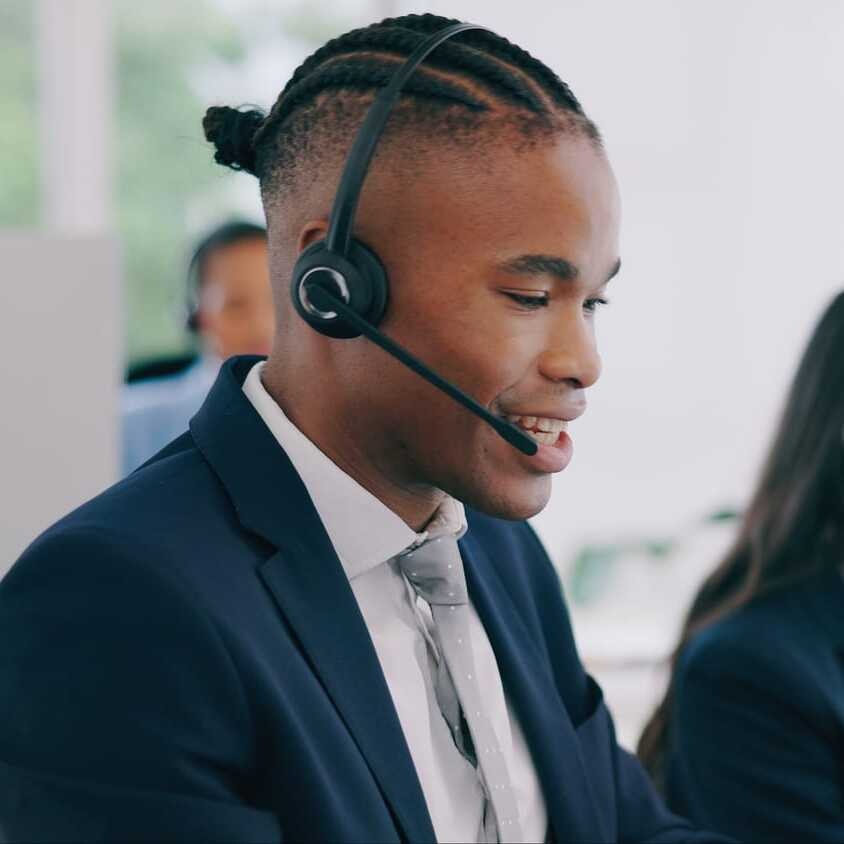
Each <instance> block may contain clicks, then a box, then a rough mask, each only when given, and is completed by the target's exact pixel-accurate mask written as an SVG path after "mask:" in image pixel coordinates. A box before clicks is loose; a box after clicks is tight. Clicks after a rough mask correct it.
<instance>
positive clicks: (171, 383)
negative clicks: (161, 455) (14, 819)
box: [122, 220, 273, 474]
mask: <svg viewBox="0 0 844 844" xmlns="http://www.w3.org/2000/svg"><path fill="white" fill-rule="evenodd" d="M187 298H188V319H187V328H188V330H189V331H190V332H192V333H193V334H195V335H196V336H197V339H198V340H199V345H200V357H199V359H198V360H197V361H196V362H194V363H193V364H191V365H190V366H189V367H188V368H187V369H186V370H185V371H183V372H180V373H178V374H176V375H168V376H166V377H157V378H150V379H146V380H144V381H140V382H138V383H135V384H129V385H128V386H127V387H126V388H125V390H124V393H123V396H122V441H123V451H122V465H123V474H128V473H129V472H131V471H134V470H135V469H137V467H138V466H140V465H141V463H143V462H144V461H145V460H148V459H149V458H150V457H152V455H153V454H155V452H157V451H159V450H160V449H162V448H163V447H164V446H165V445H167V443H169V442H170V440H172V439H173V438H174V437H177V436H178V435H179V434H181V433H182V431H184V430H185V429H186V428H187V426H188V422H189V421H190V418H191V417H192V416H193V415H194V413H196V411H197V410H199V408H200V405H201V404H202V402H203V400H204V399H205V396H206V395H207V394H208V390H209V389H210V387H211V385H212V384H213V383H214V379H215V378H216V377H217V372H218V371H219V368H220V361H223V360H226V359H227V358H229V357H232V356H233V355H243V354H260V355H265V354H267V353H268V352H269V349H270V345H271V343H272V335H273V304H272V297H271V293H270V281H269V269H268V266H267V232H266V229H265V228H264V227H263V226H258V225H255V224H254V223H248V222H245V221H239V220H232V221H230V222H227V223H224V224H222V225H220V226H218V227H216V228H215V229H214V230H213V231H211V232H209V233H208V234H207V235H206V236H205V237H204V238H203V239H202V240H201V241H200V242H199V244H198V245H197V247H196V249H195V250H194V253H193V257H192V258H191V262H190V269H189V272H188V297H187Z"/></svg>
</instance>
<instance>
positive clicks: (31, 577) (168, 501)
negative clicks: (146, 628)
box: [3, 434, 243, 599]
mask: <svg viewBox="0 0 844 844" xmlns="http://www.w3.org/2000/svg"><path fill="white" fill-rule="evenodd" d="M242 536H243V529H242V527H241V526H240V524H239V522H238V520H237V518H236V513H235V511H234V507H233V504H232V502H231V500H230V499H229V497H228V495H227V494H226V492H225V490H224V489H223V487H222V485H221V484H220V482H219V480H218V479H217V477H216V475H215V474H214V472H213V471H212V470H211V468H210V466H209V465H208V464H207V463H206V462H205V460H204V459H203V457H202V456H201V454H200V453H199V452H198V450H197V449H196V448H195V446H194V445H193V441H192V438H191V436H190V434H185V435H183V436H182V437H179V438H178V440H176V441H174V442H173V443H171V444H170V446H168V447H167V448H166V449H165V450H164V451H163V452H162V453H161V454H160V455H158V457H157V458H156V459H155V460H154V461H153V462H151V463H149V464H147V465H145V466H143V467H141V468H140V469H138V470H137V471H135V472H133V473H132V474H131V475H130V476H129V477H127V478H124V479H123V480H122V481H120V482H118V483H116V484H115V485H113V486H112V487H110V488H109V489H107V490H105V491H104V492H102V493H100V494H99V495H98V496H96V497H95V498H93V499H91V500H90V501H88V502H86V503H85V504H83V505H82V506H81V507H79V508H77V509H76V510H74V511H73V512H71V513H69V514H68V515H67V516H65V517H64V518H62V519H61V520H59V521H58V522H56V523H55V524H54V525H52V526H51V527H50V528H48V529H47V530H46V531H44V533H42V534H41V535H40V536H39V537H38V538H37V539H36V540H35V541H34V542H33V543H32V544H31V545H30V546H29V548H27V549H26V551H25V552H24V553H23V554H22V556H21V557H20V559H19V560H18V561H17V562H16V563H15V564H14V565H13V566H12V568H11V570H10V572H9V573H8V574H7V576H6V578H5V579H4V581H3V586H4V587H6V588H7V589H8V588H10V587H11V586H12V585H14V584H20V583H23V582H27V583H29V582H35V583H38V582H41V583H44V582H47V581H50V580H52V581H63V580H64V579H65V578H67V577H70V578H73V579H75V580H76V581H77V582H86V583H88V584H89V588H90V589H92V590H95V591H98V592H99V591H102V590H105V589H109V590H111V591H112V593H113V594H115V596H116V594H117V593H116V592H114V590H115V589H116V588H117V586H118V585H119V583H120V582H121V581H125V580H129V579H132V580H134V581H138V580H145V581H147V582H151V581H153V580H154V581H157V582H159V583H164V582H166V583H168V584H171V585H173V584H176V583H178V582H180V581H184V580H185V579H191V570H192V569H196V568H198V567H200V566H202V565H203V564H204V563H205V562H207V561H208V559H209V555H210V554H209V552H208V549H213V547H214V543H217V544H218V548H219V551H220V553H225V551H226V550H231V549H232V548H237V547H238V545H242V544H243V539H242ZM233 556H234V563H235V564H236V554H234V555H233ZM6 581H9V583H8V584H7V582H6ZM125 597H126V598H127V599H129V597H130V596H129V595H128V594H127V595H125Z"/></svg>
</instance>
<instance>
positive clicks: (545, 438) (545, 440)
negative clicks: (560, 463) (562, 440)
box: [527, 431, 560, 445]
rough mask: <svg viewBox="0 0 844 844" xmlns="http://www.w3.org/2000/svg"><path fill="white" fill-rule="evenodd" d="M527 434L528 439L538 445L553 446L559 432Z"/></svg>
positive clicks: (531, 432)
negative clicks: (530, 438)
mask: <svg viewBox="0 0 844 844" xmlns="http://www.w3.org/2000/svg"><path fill="white" fill-rule="evenodd" d="M527 434H528V436H529V437H532V438H533V439H535V440H536V441H537V442H538V443H539V444H540V445H554V443H555V442H557V439H558V438H559V436H560V432H559V431H557V432H556V433H554V432H553V431H551V432H548V431H528V432H527Z"/></svg>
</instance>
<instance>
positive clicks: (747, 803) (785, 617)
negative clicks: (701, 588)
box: [666, 572, 844, 842]
mask: <svg viewBox="0 0 844 844" xmlns="http://www.w3.org/2000/svg"><path fill="white" fill-rule="evenodd" d="M676 689H677V695H676V700H675V705H674V708H673V712H672V723H671V733H672V737H671V742H670V750H669V756H668V768H667V783H666V784H667V789H668V796H669V802H670V805H672V806H673V807H674V808H675V809H676V810H677V811H681V812H683V813H685V814H688V815H689V816H690V817H692V818H693V819H695V820H696V821H697V822H699V823H701V824H706V825H707V826H709V827H710V828H715V829H719V830H721V831H723V832H727V833H729V834H732V835H735V836H736V837H739V838H743V839H744V840H747V841H759V842H763V841H789V842H790V841H801V842H803V841H829V842H842V841H844V581H842V578H841V575H840V574H839V573H838V572H831V573H830V574H827V575H825V576H822V577H819V578H816V579H815V580H813V581H812V582H810V583H806V584H803V585H802V586H800V587H797V588H793V589H787V590H783V591H781V592H779V593H777V594H774V595H771V596H769V597H767V598H765V599H764V600H761V601H759V602H757V603H755V604H753V605H751V606H749V607H747V608H744V609H742V610H740V611H739V612H737V613H736V614H735V615H733V616H731V617H729V618H728V619H726V620H724V621H722V622H720V623H718V624H716V625H714V626H713V627H711V628H709V629H708V630H706V631H704V632H703V633H701V634H700V635H698V636H697V637H696V638H695V639H693V640H692V642H691V643H690V645H689V647H688V648H687V649H686V652H685V654H684V656H683V658H682V660H681V662H680V664H679V666H678V672H677V678H676Z"/></svg>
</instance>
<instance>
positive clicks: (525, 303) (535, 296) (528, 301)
mask: <svg viewBox="0 0 844 844" xmlns="http://www.w3.org/2000/svg"><path fill="white" fill-rule="evenodd" d="M502 293H504V295H505V296H506V297H507V298H508V299H512V300H513V301H514V302H515V303H516V304H517V305H521V306H522V307H523V308H527V309H528V310H531V311H535V310H536V309H537V308H545V307H547V306H548V294H547V293H509V292H507V291H506V290H504V291H502Z"/></svg>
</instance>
